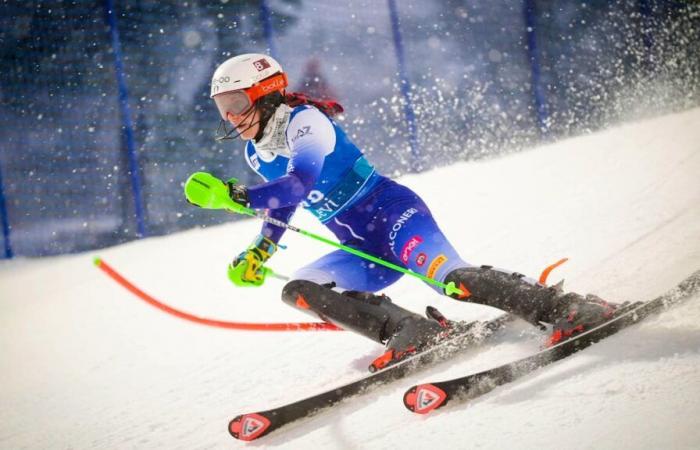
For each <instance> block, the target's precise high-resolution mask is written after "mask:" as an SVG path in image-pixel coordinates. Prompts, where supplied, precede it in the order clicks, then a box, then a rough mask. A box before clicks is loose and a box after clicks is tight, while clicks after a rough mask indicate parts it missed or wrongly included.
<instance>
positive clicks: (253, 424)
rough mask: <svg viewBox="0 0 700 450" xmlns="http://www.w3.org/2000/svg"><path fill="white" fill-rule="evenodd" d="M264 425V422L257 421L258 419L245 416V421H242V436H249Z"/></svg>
mask: <svg viewBox="0 0 700 450" xmlns="http://www.w3.org/2000/svg"><path fill="white" fill-rule="evenodd" d="M264 425H265V424H264V423H262V422H261V421H259V420H258V419H253V418H252V417H246V419H245V421H243V436H244V437H248V436H250V435H251V434H253V433H255V432H256V431H258V430H259V429H260V428H262V427H263V426H264Z"/></svg>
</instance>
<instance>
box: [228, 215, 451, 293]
mask: <svg viewBox="0 0 700 450" xmlns="http://www.w3.org/2000/svg"><path fill="white" fill-rule="evenodd" d="M227 209H228V208H227ZM229 211H231V212H235V213H238V214H244V215H248V216H252V217H257V218H258V219H260V220H262V221H264V222H267V223H269V224H272V225H275V226H278V227H282V228H286V229H287V230H290V231H294V232H296V233H299V234H302V235H304V236H306V237H309V238H311V239H315V240H317V241H320V242H323V243H325V244H328V245H332V246H333V247H336V248H339V249H341V250H344V251H346V252H348V253H351V254H353V255H355V256H359V257H360V258H364V259H366V260H369V261H372V262H374V263H377V264H379V265H382V266H384V267H388V268H390V269H393V270H395V271H397V272H401V273H403V274H406V275H410V276H412V277H415V278H418V279H420V280H422V281H425V282H426V283H430V284H432V285H434V286H438V287H441V288H443V289H444V290H445V292H446V293H447V294H448V295H449V294H459V295H461V294H462V291H461V290H460V289H459V288H457V287H456V286H455V284H454V282H450V283H448V284H445V283H441V282H439V281H437V280H433V279H432V278H428V277H426V276H425V275H422V274H420V273H417V272H414V271H412V270H409V269H406V268H403V267H401V266H397V265H396V264H393V263H390V262H389V261H384V260H383V259H381V258H378V257H376V256H373V255H370V254H369V253H365V252H363V251H361V250H357V249H355V248H352V247H348V246H347V245H343V244H341V243H339V242H334V241H332V240H330V239H327V238H324V237H323V236H319V235H317V234H314V233H312V232H310V231H306V230H303V229H301V228H297V227H295V226H293V225H289V224H288V223H285V222H282V221H281V220H277V219H274V218H272V217H269V216H267V215H266V214H264V213H263V212H261V211H255V210H252V209H249V208H246V207H244V206H241V205H236V207H235V208H230V209H229Z"/></svg>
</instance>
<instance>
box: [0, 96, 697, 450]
mask: <svg viewBox="0 0 700 450" xmlns="http://www.w3.org/2000/svg"><path fill="white" fill-rule="evenodd" d="M195 169H198V168H195V167H193V170H195ZM231 175H235V174H231ZM400 181H401V182H403V183H405V184H407V185H408V186H410V187H412V188H414V189H416V190H417V191H418V192H419V193H421V194H422V195H423V196H424V198H425V199H426V201H427V203H428V204H429V205H430V206H431V208H432V210H433V212H434V214H435V216H436V217H437V219H438V222H439V223H440V224H441V226H442V228H443V231H444V232H445V233H446V234H447V236H448V237H449V238H450V239H451V240H452V242H453V243H454V244H455V246H456V247H457V248H458V249H459V250H460V251H461V253H462V255H463V257H464V258H465V259H466V260H468V261H470V262H472V263H474V264H491V265H495V266H498V267H504V268H510V269H513V270H517V271H520V272H523V273H526V274H528V275H531V276H538V274H539V273H540V271H541V269H542V268H543V267H544V266H546V265H547V264H549V263H551V262H554V261H556V260H557V259H559V258H561V257H565V256H566V257H569V258H571V259H570V261H569V262H568V263H567V264H565V265H564V266H562V267H561V268H559V269H557V270H556V271H555V272H554V273H553V274H552V275H551V281H553V282H554V281H558V280H559V279H561V278H565V279H566V287H567V288H568V289H569V290H576V291H579V292H582V293H588V292H592V293H596V294H598V295H600V296H603V297H605V298H607V299H610V300H613V301H624V300H642V299H648V298H651V297H653V296H656V295H658V294H660V293H662V292H664V291H665V290H666V289H668V288H670V287H672V286H673V285H675V284H676V283H678V282H679V281H680V280H682V279H683V278H684V277H685V276H687V275H688V274H690V273H691V272H693V271H695V270H696V269H698V268H700V109H695V110H691V111H686V112H682V113H678V114H673V115H668V116H665V117H660V118H656V119H653V120H647V121H644V122H639V123H633V124H626V125H622V126H619V127H616V128H611V129H608V130H605V131H601V132H598V133H596V134H593V135H588V136H582V137H578V138H575V139H570V140H566V141H561V142H557V143H555V144H552V145H546V146H542V147H540V148H536V149H532V150H529V151H525V152H521V153H518V154H513V155H510V156H506V157H502V158H499V159H493V160H488V161H482V162H468V163H460V164H454V165H452V166H450V167H445V168H442V169H439V170H434V171H432V172H428V173H423V174H420V175H412V176H407V177H404V178H402V179H401V180H400ZM182 207H183V209H184V208H188V207H189V205H187V204H186V203H185V202H184V201H183V206H182ZM201 214H203V215H204V214H223V213H221V212H218V211H201ZM294 224H296V225H297V226H300V227H306V228H308V229H310V230H313V231H315V232H318V233H321V234H324V235H326V236H328V235H329V234H328V232H326V231H325V230H324V229H323V228H322V227H321V226H320V225H318V224H316V223H315V222H314V221H313V219H312V218H311V217H310V216H308V215H306V213H301V212H300V213H299V214H298V215H297V217H296V218H295V219H294ZM259 226H260V224H259V223H258V222H256V221H253V220H249V221H244V222H237V223H235V224H228V225H223V226H219V227H214V228H210V229H198V230H192V231H188V232H184V233H179V234H176V235H171V236H167V237H162V238H151V239H145V240H142V241H139V242H132V243H129V244H127V245H122V246H119V247H115V248H111V249H106V250H103V251H100V252H99V255H100V256H102V257H103V258H104V259H105V260H106V261H107V262H109V263H111V264H112V265H113V266H114V267H116V268H117V269H118V270H120V271H122V272H123V273H124V275H126V276H127V277H128V278H130V279H132V280H133V281H134V282H135V283H136V284H138V285H139V286H141V287H142V288H143V289H144V290H146V291H147V292H149V293H150V294H152V295H154V296H156V297H158V298H160V299H161V300H164V301H166V302H168V303H169V304H171V305H172V306H174V307H177V308H180V309H184V310H187V311H189V312H193V313H196V314H198V315H201V316H206V317H213V318H218V319H222V320H232V321H245V322H256V321H257V322H286V321H307V320H309V318H308V317H307V316H306V315H304V314H302V313H301V312H298V311H296V310H294V309H292V308H290V307H288V306H287V305H285V304H284V303H282V302H281V301H280V299H279V297H280V296H279V293H280V290H281V288H282V285H283V284H282V282H280V281H278V280H269V281H268V282H267V283H266V284H265V286H263V287H262V288H259V289H240V288H235V287H233V286H232V285H230V284H229V282H228V281H227V279H226V276H225V269H226V265H227V263H228V261H229V260H230V259H231V258H232V257H233V256H235V255H236V254H237V253H238V252H239V251H240V250H242V249H243V248H244V247H245V246H247V245H248V243H249V241H250V240H252V238H253V237H254V236H255V234H256V233H257V231H258V229H259ZM283 243H285V244H287V245H288V247H289V248H288V249H287V250H282V251H280V252H279V253H278V254H277V255H275V257H274V258H273V259H272V260H271V262H270V264H271V266H272V267H273V268H274V269H276V270H277V271H278V272H280V273H290V272H292V271H293V270H294V268H296V267H298V266H300V265H302V264H305V263H308V262H310V261H311V260H312V259H314V258H316V257H319V256H321V255H322V254H323V253H324V252H327V251H329V250H330V249H329V248H327V247H326V246H324V245H323V244H321V243H317V242H315V241H311V240H308V239H306V238H303V237H302V236H299V235H294V234H292V233H288V234H287V235H286V236H285V237H284V241H283ZM93 256H95V254H93V253H91V254H82V255H74V256H65V257H57V258H47V259H40V260H21V259H17V260H14V261H6V262H3V263H2V264H1V265H0V296H1V297H2V298H1V300H0V346H1V349H0V378H1V382H0V405H2V407H1V408H0V448H3V449H23V448H31V449H61V448H76V449H92V448H99V449H125V448H148V449H153V448H162V449H200V448H242V447H244V446H245V445H246V444H244V443H242V442H239V441H235V440H234V439H232V438H231V437H230V436H229V435H228V433H227V424H228V421H229V419H231V418H232V417H233V416H235V415H237V414H239V413H245V412H252V411H256V410H261V409H268V408H271V407H275V406H278V405H280V404H283V403H286V402H288V401H291V400H295V399H298V398H300V397H302V396H307V395H310V394H312V393H315V392H317V391H319V390H323V389H328V388H330V387H332V386H334V385H336V384H338V383H341V382H344V381H348V380H351V379H354V378H356V377H358V376H360V375H362V374H364V373H365V368H366V367H367V365H368V364H369V362H370V361H371V360H372V359H373V358H374V357H376V356H377V355H378V354H380V353H381V352H382V348H381V347H380V346H379V345H377V344H375V343H372V342H369V341H367V340H366V339H364V338H362V337H359V336H356V335H353V334H351V333H348V332H282V333H279V332H278V333H273V332H267V333H265V332H243V331H231V330H225V329H217V328H210V327H206V326H201V325H196V324H191V323H188V322H184V321H182V320H180V319H177V318H173V317H170V316H167V315H165V314H163V313H162V312H161V311H159V310H157V309H155V308H152V307H151V306H149V305H147V304H145V303H143V302H142V301H140V300H138V299H136V298H135V297H134V296H133V295H132V294H130V293H129V292H127V291H126V290H124V289H123V288H121V287H120V286H118V285H117V284H115V283H114V282H113V281H111V280H110V279H109V278H107V277H106V276H105V275H104V274H103V273H101V272H100V271H98V270H97V269H95V268H94V267H93V265H92V258H93ZM386 293H387V294H388V295H389V296H390V297H392V298H393V299H394V301H396V302H398V303H400V304H401V305H403V306H405V307H408V308H410V309H412V310H415V311H417V312H422V310H424V308H425V306H426V305H428V304H432V305H435V306H437V307H439V308H440V309H441V310H442V311H443V312H444V313H445V314H446V315H447V316H448V317H452V318H454V319H465V320H468V319H475V318H487V317H493V316H495V315H496V314H498V312H497V311H496V310H494V309H491V308H487V307H483V306H478V305H471V304H464V303H458V302H454V301H451V300H449V299H448V298H446V297H440V296H438V295H436V294H435V293H434V292H433V291H432V290H431V289H430V288H428V287H427V286H424V285H423V284H422V283H421V282H420V281H416V280H413V279H408V278H407V277H404V278H403V279H402V280H401V281H399V282H398V283H397V284H395V285H393V286H391V287H390V288H389V289H387V291H386ZM543 339H544V335H543V334H542V333H541V332H540V331H538V330H535V329H533V328H532V327H529V326H528V325H526V324H524V323H522V322H516V323H515V324H513V326H512V327H511V328H510V329H509V330H508V331H506V332H505V333H504V334H503V335H502V336H501V337H499V338H498V339H497V341H496V342H495V343H494V344H491V345H487V346H486V347H483V348H481V349H479V350H474V351H471V352H469V353H466V354H465V355H463V356H461V357H459V358H456V359H455V360H454V361H451V362H450V363H448V364H443V365H441V366H438V367H436V368H433V369H430V370H428V371H425V372H422V373H420V374H417V375H414V376H412V377H410V378H408V379H406V380H405V381H402V382H398V383H395V384H393V385H391V386H388V387H385V388H382V389H380V390H378V391H375V392H373V393H371V394H369V395H366V396H363V397H358V398H356V399H354V400H351V401H349V402H346V403H344V404H341V405H339V406H338V407H336V408H334V409H333V410H331V411H328V412H326V413H323V414H321V415H318V416H316V417H313V418H310V419H307V420H304V421H301V422H299V423H296V424H293V425H291V426H288V427H286V428H282V429H280V430H279V431H276V432H275V433H273V434H271V435H269V436H267V437H264V438H262V439H261V440H260V441H258V442H256V443H252V444H248V445H252V447H256V448H257V447H263V448H264V447H271V448H277V447H282V448H294V449H311V448H316V449H349V448H356V449H374V448H376V449H379V448H381V449H390V448H406V449H409V448H413V449H424V448H431V447H433V448H435V447H436V446H437V447H439V448H482V449H502V448H516V447H517V448H537V449H539V450H541V449H550V448H551V449H554V448H562V447H566V448H573V449H577V448H606V449H632V448H635V449H638V448H649V449H660V448H673V449H679V448H686V449H691V448H699V447H700V427H698V424H700V297H699V296H696V297H694V298H692V299H691V300H689V301H688V302H687V303H685V304H684V305H682V306H679V307H678V308H676V309H673V310H671V311H669V312H667V313H665V314H663V315H662V316H659V317H655V318H651V319H650V320H648V321H646V322H644V323H642V324H639V325H637V326H634V327H632V328H630V329H628V330H625V331H624V332H622V333H620V334H619V335H616V336H613V337H612V338H610V339H608V340H606V341H604V342H601V343H600V344H598V345H595V346H593V347H591V348H589V349H587V350H585V351H583V352H581V353H579V354H578V355H576V356H574V357H572V358H569V359H567V360H564V361H561V362H559V363H556V364H554V365H552V366H549V367H547V368H545V369H543V370H540V371H539V372H536V373H534V374H531V375H530V376H527V377H526V378H524V379H522V380H520V381H517V382H515V383H512V384H510V385H507V386H504V387H501V388H498V389H496V390H495V391H493V392H491V393H490V394H488V395H486V396H484V397H482V398H480V399H478V400H476V401H473V402H471V403H468V404H451V405H448V406H447V407H446V408H445V409H442V410H440V411H437V412H435V413H433V414H432V415H430V416H428V417H421V416H416V415H413V414H410V413H409V412H407V411H406V410H405V409H404V408H403V406H402V402H401V398H402V394H403V392H404V390H405V388H406V387H407V386H409V385H411V384H415V383H417V382H420V381H429V380H440V379H446V378H450V377H453V376H457V375H459V374H463V373H467V372H470V371H476V370H480V369H485V368H488V367H490V366H493V365H495V364H498V363H502V362H505V361H508V360H510V359H513V358H516V357H520V356H524V355H526V354H528V353H529V352H532V351H535V350H536V349H537V348H538V347H539V345H540V344H541V342H542V340H543Z"/></svg>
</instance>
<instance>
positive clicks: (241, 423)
mask: <svg viewBox="0 0 700 450" xmlns="http://www.w3.org/2000/svg"><path fill="white" fill-rule="evenodd" d="M270 423H271V422H270V419H268V418H267V417H265V416H263V415H260V414H255V413H253V414H243V415H240V416H236V417H235V418H234V419H233V420H232V421H231V422H229V424H228V432H229V433H231V436H233V437H235V438H236V439H240V440H241V441H252V440H255V439H257V438H259V437H260V436H262V435H263V434H265V432H266V431H267V430H268V428H270Z"/></svg>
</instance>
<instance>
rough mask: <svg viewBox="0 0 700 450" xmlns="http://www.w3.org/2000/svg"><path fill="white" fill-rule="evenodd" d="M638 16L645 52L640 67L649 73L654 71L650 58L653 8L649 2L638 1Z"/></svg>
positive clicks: (648, 0)
mask: <svg viewBox="0 0 700 450" xmlns="http://www.w3.org/2000/svg"><path fill="white" fill-rule="evenodd" d="M638 8H639V15H640V23H641V27H640V28H641V33H642V42H643V43H644V49H645V51H646V54H645V58H644V59H643V60H642V65H643V66H644V68H645V69H646V70H647V72H648V73H651V72H652V71H653V70H654V59H653V56H652V49H653V47H654V35H653V33H652V30H651V28H652V22H653V14H654V8H653V6H652V5H651V1H650V0H639V6H638Z"/></svg>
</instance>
